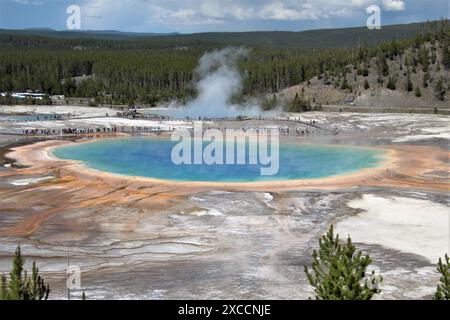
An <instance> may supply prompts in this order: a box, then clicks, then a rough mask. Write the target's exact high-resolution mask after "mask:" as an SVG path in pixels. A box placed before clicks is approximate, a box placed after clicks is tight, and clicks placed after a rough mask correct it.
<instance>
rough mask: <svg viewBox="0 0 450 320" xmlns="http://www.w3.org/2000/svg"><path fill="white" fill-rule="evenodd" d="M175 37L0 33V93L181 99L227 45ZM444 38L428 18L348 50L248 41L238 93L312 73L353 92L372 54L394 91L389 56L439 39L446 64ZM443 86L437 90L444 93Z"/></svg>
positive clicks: (101, 99) (260, 92)
mask: <svg viewBox="0 0 450 320" xmlns="http://www.w3.org/2000/svg"><path fill="white" fill-rule="evenodd" d="M248 36H250V35H248ZM174 39H176V37H175V38H174V37H165V38H159V40H105V39H82V40H76V39H60V38H48V37H39V36H26V35H6V34H0V44H2V45H1V47H0V91H1V92H14V91H24V90H27V89H30V90H39V91H41V92H43V93H46V94H48V95H65V96H66V97H86V98H92V99H95V101H96V103H104V104H127V103H134V102H140V103H145V104H150V105H155V104H157V103H159V102H162V101H168V100H172V99H178V100H181V101H185V100H187V99H189V98H191V97H192V96H195V94H196V92H195V88H193V86H192V80H193V71H194V69H195V68H196V66H197V63H198V60H199V58H200V57H201V56H202V55H203V54H204V52H205V51H209V50H213V49H216V48H221V47H224V46H226V45H225V44H222V43H221V44H217V43H215V42H213V41H212V37H211V39H210V40H208V41H211V42H208V41H207V40H205V39H203V40H202V41H200V40H193V39H191V40H189V41H187V40H183V41H182V42H181V43H180V44H179V45H178V46H174ZM207 39H209V38H207ZM449 39H450V27H449V23H448V21H447V20H442V21H440V22H436V23H430V24H427V28H426V29H423V30H422V31H421V32H420V33H419V34H418V35H417V36H416V37H415V38H413V39H409V40H408V39H407V40H396V41H395V40H394V41H389V42H387V43H382V44H380V45H378V46H375V47H369V46H368V45H367V44H365V43H364V42H363V43H360V44H359V45H358V46H356V47H351V48H328V49H327V48H323V49H304V48H303V49H298V48H297V49H296V48H290V47H288V45H286V48H283V47H280V46H277V47H276V48H270V47H266V48H263V47H254V48H253V49H252V50H251V53H250V54H249V56H248V57H246V58H243V59H241V61H239V68H240V70H241V71H242V74H243V79H244V91H243V95H244V96H250V95H251V96H264V95H266V94H270V93H275V92H279V91H280V90H282V89H284V88H287V87H291V86H294V85H298V84H300V83H302V82H304V81H307V80H309V79H311V78H312V77H314V76H317V77H319V78H321V79H322V78H323V79H324V81H327V79H331V78H333V79H334V81H335V82H336V86H338V87H339V88H341V89H344V90H350V91H351V89H352V88H351V86H349V85H348V83H347V82H346V80H345V74H346V73H347V72H348V68H349V66H350V65H353V66H356V67H357V68H358V71H357V72H358V74H360V75H363V76H367V75H368V73H369V67H370V63H371V60H372V59H373V58H376V59H377V60H376V61H377V62H376V63H377V69H378V73H379V77H380V82H381V83H383V82H386V81H387V83H388V84H389V87H390V88H392V89H393V88H394V87H395V80H396V79H395V78H394V77H393V76H392V77H391V78H390V77H389V67H388V66H387V63H386V61H387V59H393V57H395V56H397V55H399V54H401V53H402V52H403V51H404V50H405V49H406V48H409V47H411V46H418V48H420V46H421V44H423V43H424V42H425V41H431V40H432V41H437V42H438V43H440V44H441V45H442V47H443V57H442V64H443V65H444V66H445V68H449V66H450V57H449V50H448V45H449ZM77 41H78V42H77ZM180 41H181V40H180ZM80 42H81V43H82V44H81V45H75V44H76V43H80ZM229 44H230V45H232V44H233V43H229ZM227 45H228V44H227ZM433 59H436V56H435V55H433V54H432V53H430V52H427V51H426V49H423V48H421V49H420V50H419V53H418V54H417V58H415V59H413V61H408V62H405V63H409V64H410V65H411V69H412V68H413V67H414V66H415V65H418V64H420V65H421V66H422V68H424V69H425V68H427V65H428V64H429V63H430V62H429V61H432V60H433ZM424 81H425V80H424ZM444 89H445V88H442V90H441V93H442V92H444V93H445V91H443V90H444ZM417 94H418V93H417V92H416V95H417ZM441 95H442V94H441ZM299 104H301V103H300V101H299V100H298V99H297V101H296V102H295V103H294V105H295V106H294V107H293V109H297V108H307V106H303V105H301V106H300V107H299V106H298V105H299Z"/></svg>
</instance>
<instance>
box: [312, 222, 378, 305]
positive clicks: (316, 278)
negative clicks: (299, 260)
mask: <svg viewBox="0 0 450 320" xmlns="http://www.w3.org/2000/svg"><path fill="white" fill-rule="evenodd" d="M312 256H313V263H312V266H311V268H312V270H311V271H310V270H309V269H308V267H306V266H305V273H306V276H307V277H308V281H309V283H310V284H311V285H312V286H313V287H314V288H315V293H316V297H315V298H316V299H317V300H370V299H372V297H373V296H374V295H375V294H377V293H379V292H380V289H379V286H380V284H381V282H382V280H383V279H382V277H381V276H376V275H375V272H372V273H371V275H370V276H369V277H367V276H366V271H367V267H368V266H369V265H370V264H371V262H372V259H371V258H370V257H369V256H367V255H364V256H363V254H362V252H361V251H358V250H357V249H356V247H355V246H354V245H353V243H352V240H351V238H350V237H348V239H347V242H346V243H345V244H341V243H340V241H339V236H338V235H336V237H335V236H334V232H333V226H331V227H330V229H329V231H328V232H327V234H326V235H324V236H322V237H321V238H320V239H319V251H316V250H314V251H313V254H312Z"/></svg>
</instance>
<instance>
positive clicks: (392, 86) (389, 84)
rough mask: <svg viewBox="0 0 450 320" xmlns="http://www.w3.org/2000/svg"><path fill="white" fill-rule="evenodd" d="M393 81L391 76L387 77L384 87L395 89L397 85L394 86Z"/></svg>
mask: <svg viewBox="0 0 450 320" xmlns="http://www.w3.org/2000/svg"><path fill="white" fill-rule="evenodd" d="M395 83H396V81H395V78H394V77H392V76H391V77H389V79H388V82H387V85H386V87H387V88H388V89H391V90H395V89H397V86H396V84H395Z"/></svg>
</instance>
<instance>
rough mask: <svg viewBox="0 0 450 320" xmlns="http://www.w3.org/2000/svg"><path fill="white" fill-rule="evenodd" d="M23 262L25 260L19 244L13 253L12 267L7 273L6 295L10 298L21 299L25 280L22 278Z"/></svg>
mask: <svg viewBox="0 0 450 320" xmlns="http://www.w3.org/2000/svg"><path fill="white" fill-rule="evenodd" d="M24 264H25V260H24V259H23V258H22V254H21V251H20V246H18V247H17V249H16V251H15V253H14V260H13V269H12V271H11V272H10V274H9V285H8V297H9V298H10V299H11V300H22V298H23V294H24V290H25V282H24V281H23V278H22V273H23V265H24Z"/></svg>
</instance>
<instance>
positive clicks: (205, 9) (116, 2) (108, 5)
mask: <svg viewBox="0 0 450 320" xmlns="http://www.w3.org/2000/svg"><path fill="white" fill-rule="evenodd" d="M449 3H450V1H449V0H428V1H427V0H126V1H125V0H124V1H121V0H0V28H8V29H23V28H42V27H46V28H53V29H57V30H64V29H65V28H66V20H67V17H68V16H69V15H68V14H67V13H66V9H67V7H68V6H69V5H72V4H75V5H78V6H79V7H80V9H81V29H83V30H120V31H136V32H180V33H192V32H205V31H252V30H291V31H299V30H306V29H317V28H334V27H350V26H362V25H365V24H366V20H367V17H368V15H367V14H366V8H367V7H368V6H369V5H373V4H375V5H378V6H379V7H380V8H381V23H382V25H388V24H397V23H410V22H418V21H426V20H434V19H439V18H442V17H448V16H449V14H450V9H449Z"/></svg>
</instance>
